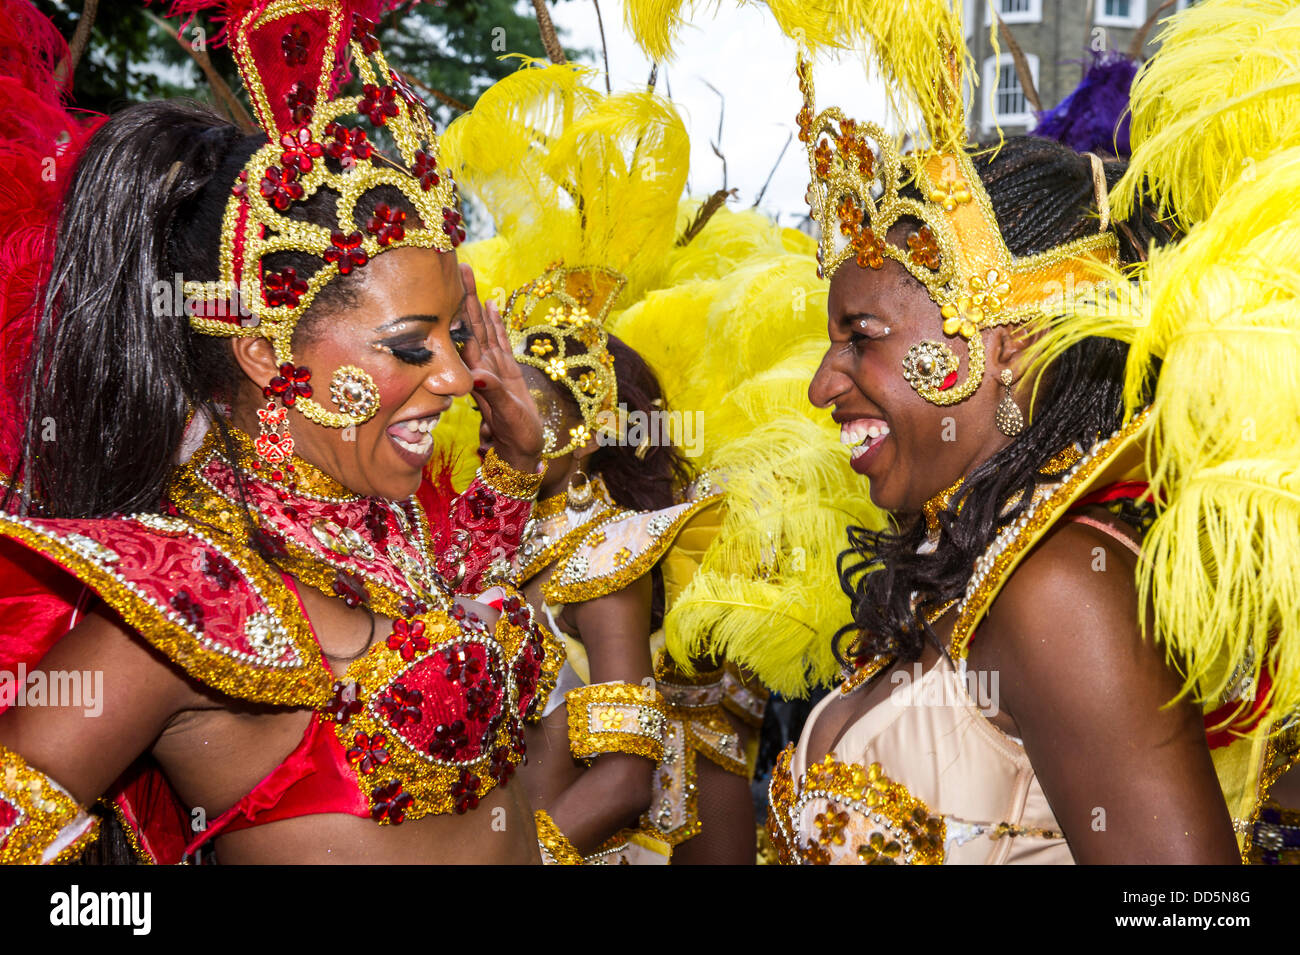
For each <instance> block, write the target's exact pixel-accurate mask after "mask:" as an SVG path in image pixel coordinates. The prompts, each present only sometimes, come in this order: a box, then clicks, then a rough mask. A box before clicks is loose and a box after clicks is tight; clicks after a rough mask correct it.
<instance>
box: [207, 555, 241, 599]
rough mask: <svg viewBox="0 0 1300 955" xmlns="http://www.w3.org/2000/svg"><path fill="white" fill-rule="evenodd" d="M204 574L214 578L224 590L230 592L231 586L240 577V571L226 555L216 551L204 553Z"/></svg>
mask: <svg viewBox="0 0 1300 955" xmlns="http://www.w3.org/2000/svg"><path fill="white" fill-rule="evenodd" d="M203 573H205V574H206V575H207V576H209V577H211V578H212V581H213V583H215V584H216V585H217V586H218V587H220V588H221V589H222V590H229V589H230V585H231V584H233V583H234V582H235V580H236V579H237V578H238V577H239V571H238V570H236V569H235V565H234V563H233V562H232V561H231V560H230V558H229V557H227V556H226V555H225V554H221V553H218V552H217V551H215V550H207V551H204V552H203Z"/></svg>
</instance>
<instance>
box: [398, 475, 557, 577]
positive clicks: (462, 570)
mask: <svg viewBox="0 0 1300 955" xmlns="http://www.w3.org/2000/svg"><path fill="white" fill-rule="evenodd" d="M451 470H452V469H451V465H450V463H449V462H447V461H440V462H439V463H438V465H437V466H434V467H430V468H429V469H428V470H427V471H426V472H425V478H424V482H423V483H422V484H421V485H420V490H419V491H418V492H417V496H418V498H419V500H420V504H421V505H422V506H423V507H424V510H425V514H426V515H427V517H428V520H429V529H430V532H431V533H432V538H433V549H434V559H435V560H436V562H437V566H438V572H439V573H440V574H442V576H443V577H444V578H446V579H447V581H448V582H450V583H451V584H452V586H454V587H455V588H456V590H457V592H458V593H462V594H470V595H475V594H479V593H481V592H482V591H483V590H484V589H486V588H487V587H489V586H491V585H492V584H493V583H498V582H499V580H500V579H505V578H506V577H507V576H509V575H510V574H511V572H512V571H513V569H514V561H515V554H516V553H517V552H518V550H519V543H520V541H521V540H523V536H524V525H525V524H527V523H528V518H529V517H530V516H531V514H532V510H533V498H532V497H526V498H525V497H515V496H513V495H511V494H509V493H507V492H505V491H502V490H500V489H498V488H495V487H493V486H492V484H491V483H489V482H488V481H487V480H486V479H485V478H484V476H483V471H482V469H480V470H479V472H478V473H477V474H476V475H475V476H474V480H473V481H472V482H470V485H469V487H467V488H465V490H464V492H463V493H461V494H456V493H455V489H454V488H453V487H452V484H451Z"/></svg>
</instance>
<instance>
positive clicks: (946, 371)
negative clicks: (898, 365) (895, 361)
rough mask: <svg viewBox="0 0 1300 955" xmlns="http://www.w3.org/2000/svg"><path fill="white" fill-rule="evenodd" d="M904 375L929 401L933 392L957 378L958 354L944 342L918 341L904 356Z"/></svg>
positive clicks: (949, 384) (918, 392)
mask: <svg viewBox="0 0 1300 955" xmlns="http://www.w3.org/2000/svg"><path fill="white" fill-rule="evenodd" d="M903 377H904V378H906V379H907V383H908V384H909V385H911V386H912V388H913V389H914V390H915V391H916V393H917V394H919V395H920V396H921V397H922V398H925V399H926V400H927V401H929V400H931V399H930V398H929V397H928V396H927V395H928V393H931V392H937V391H941V390H942V389H943V388H944V387H945V385H947V386H948V387H951V384H952V382H955V381H956V380H957V356H956V354H954V353H953V350H952V349H951V348H949V347H948V346H947V345H946V344H944V343H943V342H936V341H924V342H917V343H916V344H915V345H913V346H912V347H911V348H909V349H908V350H907V354H906V355H905V356H903Z"/></svg>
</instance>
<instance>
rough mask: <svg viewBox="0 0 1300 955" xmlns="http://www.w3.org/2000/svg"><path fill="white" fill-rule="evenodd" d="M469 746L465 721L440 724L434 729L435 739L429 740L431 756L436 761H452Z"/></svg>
mask: <svg viewBox="0 0 1300 955" xmlns="http://www.w3.org/2000/svg"><path fill="white" fill-rule="evenodd" d="M467 746H469V736H468V735H467V734H466V732H465V721H464V720H452V721H451V722H450V723H440V724H439V725H438V726H437V727H436V728H435V729H434V731H433V739H431V740H429V754H430V755H431V756H433V758H434V759H441V760H447V761H450V760H454V759H455V758H456V757H457V755H458V754H459V753H460V752H461V751H462V750H464V749H465V747H467Z"/></svg>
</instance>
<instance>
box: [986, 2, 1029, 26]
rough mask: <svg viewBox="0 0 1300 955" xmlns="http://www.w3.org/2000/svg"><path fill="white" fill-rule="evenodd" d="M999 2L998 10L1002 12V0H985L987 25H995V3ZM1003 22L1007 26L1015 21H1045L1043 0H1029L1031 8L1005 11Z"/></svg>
mask: <svg viewBox="0 0 1300 955" xmlns="http://www.w3.org/2000/svg"><path fill="white" fill-rule="evenodd" d="M994 4H997V6H998V12H999V13H1001V12H1002V0H984V25H985V26H986V27H989V26H992V25H993V5H994ZM1002 22H1003V23H1005V24H1006V25H1007V26H1011V25H1012V24H1013V23H1042V22H1043V0H1029V9H1028V10H1021V11H1018V12H1016V13H1003V14H1002Z"/></svg>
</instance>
